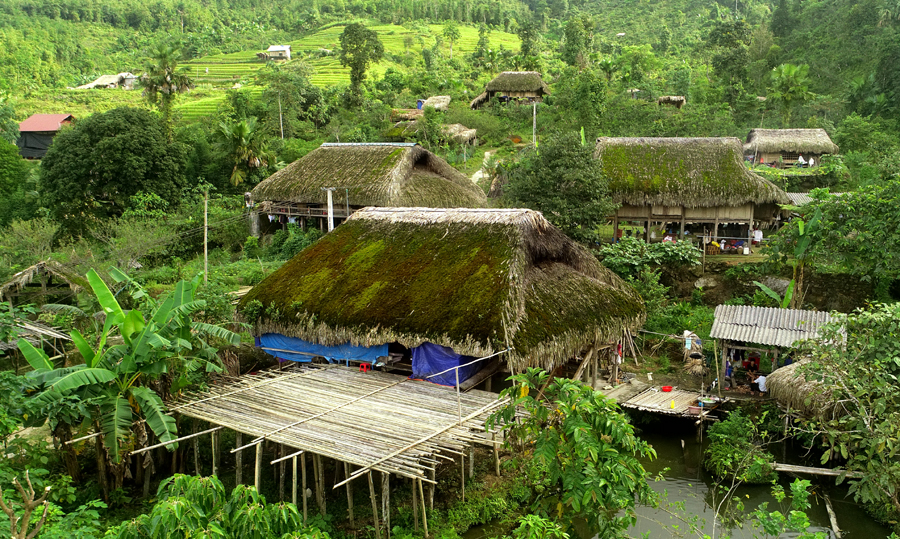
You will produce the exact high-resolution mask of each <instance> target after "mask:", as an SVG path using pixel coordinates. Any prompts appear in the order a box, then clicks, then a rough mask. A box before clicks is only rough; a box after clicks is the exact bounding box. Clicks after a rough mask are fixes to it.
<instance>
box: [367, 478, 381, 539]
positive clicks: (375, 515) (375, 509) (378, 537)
mask: <svg viewBox="0 0 900 539" xmlns="http://www.w3.org/2000/svg"><path fill="white" fill-rule="evenodd" d="M366 477H368V478H369V498H370V499H371V500H372V523H373V524H374V525H375V539H381V526H379V525H378V503H377V502H376V501H375V483H374V482H373V481H372V471H371V470H369V472H368V473H367V474H366Z"/></svg>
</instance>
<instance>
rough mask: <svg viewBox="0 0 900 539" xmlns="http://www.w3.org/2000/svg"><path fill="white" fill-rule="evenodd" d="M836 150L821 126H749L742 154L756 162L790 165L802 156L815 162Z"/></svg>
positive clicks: (837, 149) (816, 163)
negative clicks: (779, 127)
mask: <svg viewBox="0 0 900 539" xmlns="http://www.w3.org/2000/svg"><path fill="white" fill-rule="evenodd" d="M838 151H839V148H838V147H837V145H836V144H835V143H834V142H831V138H830V137H829V136H828V133H827V132H826V131H825V130H824V129H751V130H750V133H749V134H748V135H747V142H746V143H745V144H744V154H745V155H747V156H748V157H749V158H751V159H752V160H753V161H754V162H755V163H770V164H777V165H779V166H792V165H794V164H796V163H797V162H798V160H799V158H800V156H801V155H802V156H803V159H804V161H806V162H809V161H810V159H812V160H813V161H814V165H818V164H819V162H820V161H821V159H822V156H823V155H825V154H835V153H838Z"/></svg>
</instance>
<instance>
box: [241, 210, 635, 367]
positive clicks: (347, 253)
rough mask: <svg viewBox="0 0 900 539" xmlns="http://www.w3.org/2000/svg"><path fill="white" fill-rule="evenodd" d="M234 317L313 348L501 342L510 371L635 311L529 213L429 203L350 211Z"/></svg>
mask: <svg viewBox="0 0 900 539" xmlns="http://www.w3.org/2000/svg"><path fill="white" fill-rule="evenodd" d="M254 301H259V302H261V303H262V305H263V306H264V309H262V312H261V313H260V314H258V315H257V316H254V315H253V314H251V311H252V309H251V311H248V310H247V307H248V306H249V305H253V303H252V302H254ZM257 307H259V306H258V304H257ZM239 310H240V311H241V312H242V313H243V314H244V316H245V318H247V319H248V320H249V321H251V322H253V323H254V328H255V330H254V331H255V332H256V333H266V332H275V333H281V334H284V335H289V336H294V337H299V338H302V339H305V340H310V341H313V342H318V343H320V344H330V345H333V344H338V343H342V342H346V341H347V340H350V341H351V342H353V343H354V344H363V345H373V344H383V343H385V342H400V343H401V344H403V345H405V346H408V347H414V346H418V345H420V344H421V343H423V342H425V341H429V342H433V343H436V344H440V345H443V346H449V347H452V348H453V349H454V350H455V351H456V352H457V353H461V354H468V355H476V356H480V355H487V354H490V353H493V352H496V351H500V350H503V349H505V348H506V347H507V346H511V347H512V348H513V350H512V351H511V352H509V354H508V360H509V362H510V365H511V366H512V367H514V368H517V369H523V368H525V367H526V366H542V367H545V368H553V367H554V366H556V365H558V364H560V363H562V362H564V361H566V360H567V359H568V358H569V357H571V356H572V355H574V354H577V353H578V352H579V350H581V349H582V348H583V347H584V346H585V345H586V344H589V343H591V342H595V341H597V342H599V343H608V342H615V341H618V340H619V339H620V338H621V336H622V334H623V332H624V331H632V330H635V329H636V328H637V327H639V325H640V324H641V323H642V321H643V319H644V316H645V313H644V306H643V303H642V301H641V299H640V296H639V295H638V294H637V293H636V292H635V291H634V289H632V288H631V287H630V286H629V285H628V284H626V283H625V282H624V281H622V280H621V279H620V278H618V277H617V276H616V275H614V274H613V273H612V272H610V271H609V270H608V269H606V268H605V267H603V266H602V265H601V264H600V263H598V262H597V260H596V259H595V258H594V257H593V256H592V255H591V254H590V253H589V252H588V251H587V250H586V249H585V248H584V247H582V246H581V245H579V244H577V243H575V242H573V241H572V240H570V239H569V238H568V237H566V236H565V235H564V234H563V233H562V232H560V231H559V230H558V229H556V228H555V227H553V225H551V224H550V223H549V222H548V221H547V220H546V219H544V217H543V216H542V215H541V214H540V213H538V212H535V211H532V210H477V209H458V210H439V209H430V208H366V209H364V210H360V211H358V212H356V213H355V214H353V216H352V217H351V218H350V219H348V220H347V221H346V222H345V223H344V224H342V225H341V226H340V227H338V228H336V229H335V230H334V232H331V233H329V234H328V235H326V236H324V237H323V238H322V239H320V240H319V241H318V242H316V243H315V244H313V245H312V246H310V247H309V248H307V249H305V250H304V251H302V252H301V253H300V254H298V255H297V256H295V257H294V258H293V259H291V260H290V261H289V262H288V263H287V264H285V265H284V266H282V267H281V268H280V269H279V270H278V271H276V272H275V273H273V274H271V275H270V276H269V277H267V278H266V279H265V280H263V281H262V282H261V283H260V284H259V285H257V286H256V287H255V288H253V290H251V291H250V292H249V293H248V294H247V295H246V296H245V297H244V298H243V300H241V303H240V307H239ZM257 311H259V309H257Z"/></svg>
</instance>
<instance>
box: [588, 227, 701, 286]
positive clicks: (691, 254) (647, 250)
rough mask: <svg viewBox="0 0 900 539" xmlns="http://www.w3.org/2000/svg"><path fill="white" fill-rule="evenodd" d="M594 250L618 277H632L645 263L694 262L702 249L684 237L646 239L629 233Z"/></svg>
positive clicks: (696, 261)
mask: <svg viewBox="0 0 900 539" xmlns="http://www.w3.org/2000/svg"><path fill="white" fill-rule="evenodd" d="M595 254H596V255H597V257H598V258H599V259H600V261H601V262H602V263H603V265H604V266H606V267H607V268H609V269H611V270H613V271H614V272H616V273H617V274H618V275H619V276H620V277H634V276H637V275H638V274H640V272H641V271H642V270H643V269H644V268H646V267H661V266H669V267H672V266H675V267H682V266H696V265H698V264H700V258H701V256H702V255H703V253H702V252H701V251H700V249H698V248H696V247H694V245H693V244H691V243H690V242H687V241H675V242H659V243H647V242H645V241H643V240H641V239H638V238H633V237H628V236H626V237H623V238H620V239H619V241H618V243H610V244H608V245H603V246H601V247H600V248H599V249H597V250H596V251H595Z"/></svg>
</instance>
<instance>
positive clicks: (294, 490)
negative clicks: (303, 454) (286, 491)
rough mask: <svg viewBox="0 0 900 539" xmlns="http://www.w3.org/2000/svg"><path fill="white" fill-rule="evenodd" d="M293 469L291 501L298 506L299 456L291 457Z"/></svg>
mask: <svg viewBox="0 0 900 539" xmlns="http://www.w3.org/2000/svg"><path fill="white" fill-rule="evenodd" d="M291 470H292V477H291V503H293V504H294V507H297V457H291ZM304 494H305V493H304Z"/></svg>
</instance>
